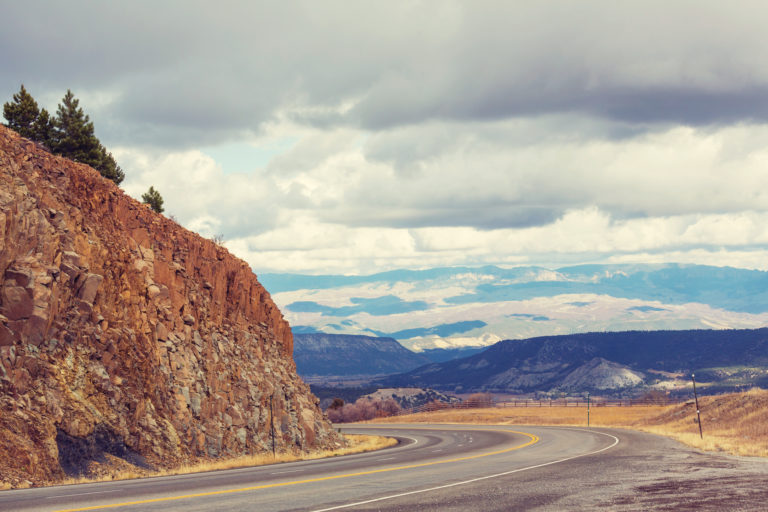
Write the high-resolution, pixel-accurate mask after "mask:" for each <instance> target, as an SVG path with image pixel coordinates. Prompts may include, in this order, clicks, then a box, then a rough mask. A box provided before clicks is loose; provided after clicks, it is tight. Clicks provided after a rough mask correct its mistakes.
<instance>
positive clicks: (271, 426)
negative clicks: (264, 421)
mask: <svg viewBox="0 0 768 512" xmlns="http://www.w3.org/2000/svg"><path fill="white" fill-rule="evenodd" d="M274 398H275V394H274V393H272V395H271V396H270V397H269V434H270V436H271V437H272V459H275V412H274V410H273V407H272V401H273V400H274Z"/></svg>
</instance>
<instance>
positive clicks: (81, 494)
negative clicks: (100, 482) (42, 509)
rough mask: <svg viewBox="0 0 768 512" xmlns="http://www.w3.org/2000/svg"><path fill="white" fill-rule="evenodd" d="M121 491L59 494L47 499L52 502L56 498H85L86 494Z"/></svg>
mask: <svg viewBox="0 0 768 512" xmlns="http://www.w3.org/2000/svg"><path fill="white" fill-rule="evenodd" d="M119 490H120V489H110V490H109V491H93V492H79V493H77V494H59V495H58V496H46V498H45V499H47V500H52V499H55V498H69V497H72V496H85V495H86V494H105V493H108V492H117V491H119Z"/></svg>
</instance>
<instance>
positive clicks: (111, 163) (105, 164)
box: [96, 144, 125, 185]
mask: <svg viewBox="0 0 768 512" xmlns="http://www.w3.org/2000/svg"><path fill="white" fill-rule="evenodd" d="M99 152H100V153H101V163H100V164H99V165H98V166H96V169H98V170H99V172H100V173H101V175H102V176H104V177H105V178H109V179H110V180H112V181H114V182H115V183H116V184H118V185H119V184H120V182H121V181H123V179H124V178H125V173H124V172H123V170H122V169H121V168H120V166H119V165H117V162H116V161H115V157H113V156H112V153H110V152H108V151H107V148H105V147H104V146H102V145H101V144H99Z"/></svg>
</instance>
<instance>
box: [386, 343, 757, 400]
mask: <svg viewBox="0 0 768 512" xmlns="http://www.w3.org/2000/svg"><path fill="white" fill-rule="evenodd" d="M691 372H695V373H696V374H697V377H698V381H699V382H700V383H701V385H702V390H704V391H706V390H709V391H713V392H714V391H722V390H727V389H734V388H736V389H738V388H744V387H751V386H754V385H763V386H765V385H768V329H753V330H687V331H628V332H609V333H586V334H572V335H564V336H543V337H538V338H531V339H525V340H505V341H501V342H499V343H496V344H495V345H493V346H491V347H490V348H488V349H486V350H485V351H483V352H480V353H478V354H475V355H472V356H470V357H466V358H461V359H455V360H452V361H447V362H443V363H432V364H429V365H425V366H422V367H420V368H417V369H414V370H412V371H410V372H407V373H403V374H401V375H394V376H390V377H387V378H384V379H381V381H380V382H379V383H380V384H381V385H383V386H389V387H408V386H413V387H431V388H434V389H439V390H444V391H454V392H474V391H491V392H506V393H530V392H561V391H562V392H569V393H573V392H583V391H592V392H600V393H603V394H606V393H617V392H629V391H632V390H637V389H643V388H649V387H655V388H660V389H672V390H674V389H675V388H680V387H684V386H687V385H688V383H689V382H690V380H689V379H690V373H691Z"/></svg>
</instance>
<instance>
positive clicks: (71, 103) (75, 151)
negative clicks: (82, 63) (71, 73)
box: [52, 89, 102, 168]
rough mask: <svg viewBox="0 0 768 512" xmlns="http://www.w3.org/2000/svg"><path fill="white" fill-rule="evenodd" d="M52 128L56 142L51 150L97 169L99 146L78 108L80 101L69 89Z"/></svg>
mask: <svg viewBox="0 0 768 512" xmlns="http://www.w3.org/2000/svg"><path fill="white" fill-rule="evenodd" d="M54 126H55V139H56V142H55V146H54V147H53V148H52V149H53V150H54V151H55V152H56V153H59V154H61V155H62V156H65V157H67V158H69V159H71V160H74V161H75V162H81V163H84V164H87V165H90V166H91V167H93V168H98V166H99V164H101V161H102V154H101V151H100V150H99V148H100V146H101V144H100V143H99V140H98V139H97V138H96V136H95V135H94V133H93V132H94V129H93V123H92V122H91V120H90V118H89V117H88V115H87V114H85V112H83V109H82V108H80V100H78V99H77V98H75V95H74V94H72V91H70V90H69V89H67V94H65V95H64V98H63V99H62V102H61V103H60V104H59V107H58V109H57V111H56V120H55V122H54Z"/></svg>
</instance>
